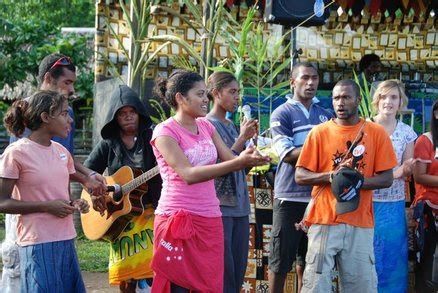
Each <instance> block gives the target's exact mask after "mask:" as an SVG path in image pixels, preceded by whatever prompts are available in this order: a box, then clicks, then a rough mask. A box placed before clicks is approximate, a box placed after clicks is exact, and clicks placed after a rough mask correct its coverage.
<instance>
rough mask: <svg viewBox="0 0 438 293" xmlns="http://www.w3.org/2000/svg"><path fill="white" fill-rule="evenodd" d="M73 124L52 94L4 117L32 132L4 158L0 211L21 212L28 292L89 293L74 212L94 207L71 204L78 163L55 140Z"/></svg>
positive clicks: (9, 125) (13, 127) (13, 129)
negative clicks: (71, 181) (81, 265)
mask: <svg viewBox="0 0 438 293" xmlns="http://www.w3.org/2000/svg"><path fill="white" fill-rule="evenodd" d="M71 122H72V121H71V118H70V116H69V114H68V104H67V99H66V98H65V97H64V96H62V95H59V94H58V93H56V92H52V91H41V92H38V93H36V94H35V95H34V96H32V97H31V98H30V99H29V100H28V101H24V100H20V101H16V102H14V103H13V104H12V106H11V107H10V108H9V110H8V111H7V113H6V115H5V119H4V123H5V126H6V129H7V130H8V131H9V132H10V133H11V134H13V135H16V136H20V135H21V134H22V133H23V131H24V128H25V127H27V128H29V129H30V130H31V131H32V133H31V134H30V136H29V137H28V138H23V139H20V140H19V141H16V142H14V143H12V144H11V145H9V146H8V147H7V148H6V150H5V151H4V153H3V154H2V155H1V156H0V212H1V213H9V214H18V223H17V235H18V237H17V243H18V245H19V246H20V251H19V254H20V271H21V274H20V278H21V290H22V291H23V292H50V291H55V292H85V287H84V283H83V281H82V277H81V273H80V269H79V264H78V260H77V256H76V252H75V248H74V238H75V237H76V231H75V229H74V226H73V216H72V214H73V212H74V211H75V210H76V209H78V210H79V211H80V212H88V208H89V207H88V203H87V202H86V201H84V200H81V199H78V200H75V201H70V194H69V177H70V175H72V174H74V173H75V168H74V165H73V159H72V157H71V155H70V153H69V152H68V150H67V149H66V148H64V147H63V146H61V145H60V144H58V143H56V142H53V141H51V138H52V137H54V136H58V137H67V135H68V133H69V131H70V123H71Z"/></svg>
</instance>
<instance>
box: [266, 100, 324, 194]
mask: <svg viewBox="0 0 438 293" xmlns="http://www.w3.org/2000/svg"><path fill="white" fill-rule="evenodd" d="M286 97H287V101H286V102H285V103H284V104H282V105H281V106H279V107H278V108H277V109H275V111H274V112H273V113H272V115H271V121H270V124H271V125H270V126H271V134H272V139H273V148H274V150H275V152H276V153H277V154H278V156H279V157H280V161H279V164H278V167H277V173H276V175H275V185H274V186H275V198H278V199H282V200H288V201H298V202H308V201H309V200H310V192H311V190H312V186H310V185H306V186H304V185H298V184H296V182H295V167H294V166H292V165H291V164H289V163H286V162H283V159H284V157H285V156H286V155H287V154H288V153H289V152H290V151H292V150H293V149H294V148H296V147H301V146H302V145H303V144H304V141H305V140H306V137H307V134H308V133H309V131H310V130H311V129H312V128H313V126H315V125H317V124H320V123H323V122H326V121H328V120H330V119H331V117H332V116H333V115H332V114H331V113H330V112H329V111H327V110H325V109H324V108H322V107H320V106H318V105H317V103H318V102H319V100H318V99H317V98H313V100H312V104H311V105H310V108H309V110H307V109H306V107H304V105H303V104H301V102H299V101H297V100H294V99H293V98H292V96H290V95H288V96H286Z"/></svg>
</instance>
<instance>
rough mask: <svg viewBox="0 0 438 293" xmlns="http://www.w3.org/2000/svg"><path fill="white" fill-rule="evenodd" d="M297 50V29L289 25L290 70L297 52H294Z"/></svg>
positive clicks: (295, 61) (295, 60) (295, 59)
mask: <svg viewBox="0 0 438 293" xmlns="http://www.w3.org/2000/svg"><path fill="white" fill-rule="evenodd" d="M296 51H297V31H296V28H295V27H292V26H291V27H290V56H291V57H292V59H291V61H290V70H291V71H292V68H293V67H294V65H295V64H296V63H297V58H298V54H296Z"/></svg>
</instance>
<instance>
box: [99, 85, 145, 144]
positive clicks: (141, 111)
mask: <svg viewBox="0 0 438 293" xmlns="http://www.w3.org/2000/svg"><path fill="white" fill-rule="evenodd" d="M109 103H110V105H109V110H108V113H107V115H106V118H105V123H104V126H103V127H102V130H101V131H100V135H101V136H102V138H103V139H108V138H111V137H114V136H115V135H118V134H119V130H120V128H119V126H118V124H117V118H116V113H117V111H118V110H119V109H121V108H122V107H125V106H131V107H133V108H135V110H136V111H137V113H138V115H139V126H138V131H139V133H141V132H142V131H143V130H144V129H146V128H150V127H151V125H152V121H151V119H150V118H149V114H148V112H147V110H146V107H145V106H144V104H143V103H142V101H141V100H140V98H139V97H138V94H137V93H136V92H134V91H133V90H132V89H131V88H130V87H128V86H126V85H119V86H118V87H117V88H116V90H115V91H114V92H113V93H112V95H111V98H110V101H109Z"/></svg>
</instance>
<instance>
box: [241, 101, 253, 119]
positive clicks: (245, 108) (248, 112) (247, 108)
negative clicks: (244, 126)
mask: <svg viewBox="0 0 438 293" xmlns="http://www.w3.org/2000/svg"><path fill="white" fill-rule="evenodd" d="M242 114H243V117H245V118H246V120H251V107H250V106H249V105H243V106H242Z"/></svg>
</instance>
